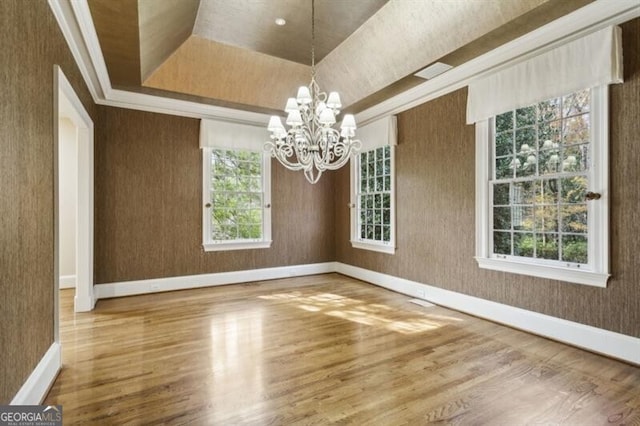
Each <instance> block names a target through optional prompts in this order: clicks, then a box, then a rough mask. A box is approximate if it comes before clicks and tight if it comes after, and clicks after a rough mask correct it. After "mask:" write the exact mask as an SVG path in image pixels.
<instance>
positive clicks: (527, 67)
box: [467, 27, 622, 124]
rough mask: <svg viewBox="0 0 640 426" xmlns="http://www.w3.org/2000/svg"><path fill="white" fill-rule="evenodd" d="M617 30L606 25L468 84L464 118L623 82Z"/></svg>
mask: <svg viewBox="0 0 640 426" xmlns="http://www.w3.org/2000/svg"><path fill="white" fill-rule="evenodd" d="M621 34H622V31H621V29H620V27H608V28H605V29H603V30H600V31H597V32H595V33H592V34H589V35H587V36H585V37H582V38H580V39H577V40H574V41H571V42H569V43H567V44H564V45H562V46H559V47H556V48H554V49H552V50H550V51H548V52H545V53H542V54H540V55H538V56H535V57H533V58H530V59H527V60H525V61H523V62H519V63H517V64H515V65H513V66H510V67H508V68H505V69H503V70H500V71H497V72H495V73H493V74H491V75H489V76H487V77H483V78H480V79H478V80H476V81H473V82H471V84H469V94H468V100H467V124H472V123H475V122H478V121H480V120H485V119H487V118H489V117H493V116H495V115H497V114H501V113H503V112H506V111H510V110H513V109H516V108H521V107H525V106H528V105H531V104H534V103H537V102H541V101H544V100H546V99H550V98H553V97H556V96H561V95H564V94H568V93H571V92H575V91H578V90H581V89H586V88H592V87H596V86H601V85H606V84H612V83H622V35H621Z"/></svg>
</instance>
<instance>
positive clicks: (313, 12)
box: [311, 0, 316, 79]
mask: <svg viewBox="0 0 640 426" xmlns="http://www.w3.org/2000/svg"><path fill="white" fill-rule="evenodd" d="M311 77H312V78H314V79H315V77H316V0H311Z"/></svg>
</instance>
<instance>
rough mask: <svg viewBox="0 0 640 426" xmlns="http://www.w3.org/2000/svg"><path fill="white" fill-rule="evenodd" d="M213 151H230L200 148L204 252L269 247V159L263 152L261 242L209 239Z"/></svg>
mask: <svg viewBox="0 0 640 426" xmlns="http://www.w3.org/2000/svg"><path fill="white" fill-rule="evenodd" d="M214 149H224V150H230V148H228V147H220V148H216V147H209V148H202V247H203V249H204V251H224V250H247V249H263V248H269V247H271V242H272V240H271V157H270V156H269V155H268V154H267V153H265V152H263V151H255V150H249V149H242V150H241V151H251V152H258V153H260V154H261V156H262V193H263V198H262V200H263V201H262V202H263V207H262V239H261V240H224V241H223V240H213V239H211V207H212V205H213V200H211V155H212V152H213V150H214Z"/></svg>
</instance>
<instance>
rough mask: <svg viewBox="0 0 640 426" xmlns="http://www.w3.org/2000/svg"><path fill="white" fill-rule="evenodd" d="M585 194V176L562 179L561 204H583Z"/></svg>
mask: <svg viewBox="0 0 640 426" xmlns="http://www.w3.org/2000/svg"><path fill="white" fill-rule="evenodd" d="M586 193H587V178H586V176H574V177H570V178H564V179H562V202H563V203H583V202H584V201H585V194H586Z"/></svg>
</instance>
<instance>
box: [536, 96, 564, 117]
mask: <svg viewBox="0 0 640 426" xmlns="http://www.w3.org/2000/svg"><path fill="white" fill-rule="evenodd" d="M559 118H560V98H555V99H549V100H547V101H543V102H540V103H539V104H538V121H540V122H543V121H553V120H558V119H559Z"/></svg>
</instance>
